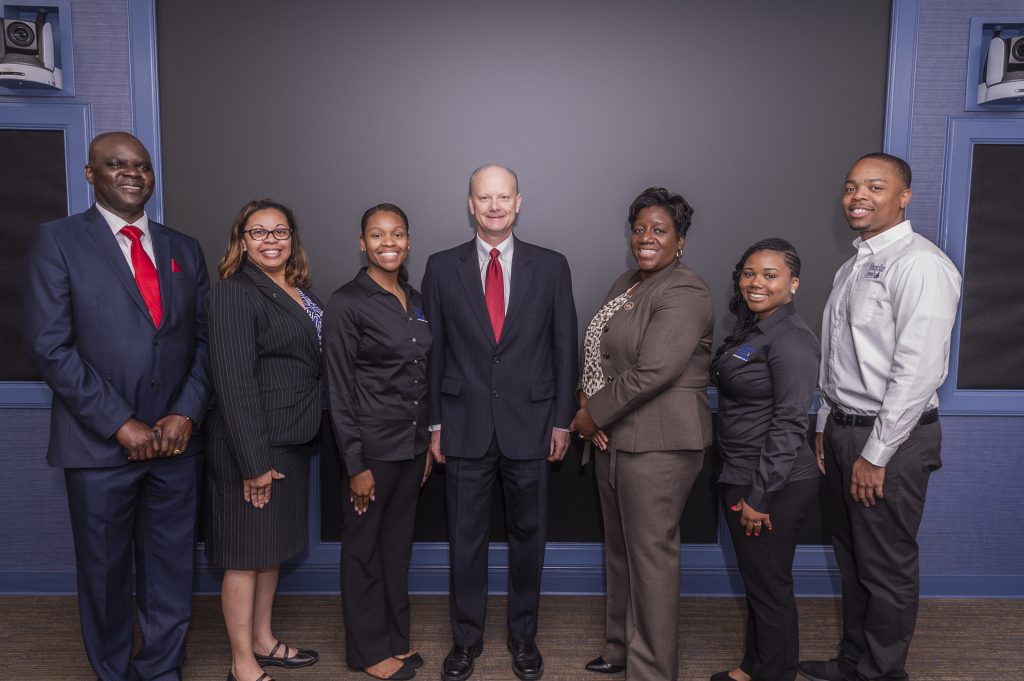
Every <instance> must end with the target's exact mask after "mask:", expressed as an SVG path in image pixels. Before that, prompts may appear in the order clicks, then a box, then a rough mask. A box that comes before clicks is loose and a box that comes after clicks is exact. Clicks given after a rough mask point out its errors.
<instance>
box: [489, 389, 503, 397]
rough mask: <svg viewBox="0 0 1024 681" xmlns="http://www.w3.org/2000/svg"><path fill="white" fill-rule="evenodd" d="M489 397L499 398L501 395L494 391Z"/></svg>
mask: <svg viewBox="0 0 1024 681" xmlns="http://www.w3.org/2000/svg"><path fill="white" fill-rule="evenodd" d="M491 395H493V396H494V397H501V393H500V392H498V391H497V390H495V391H494V392H493V393H491Z"/></svg>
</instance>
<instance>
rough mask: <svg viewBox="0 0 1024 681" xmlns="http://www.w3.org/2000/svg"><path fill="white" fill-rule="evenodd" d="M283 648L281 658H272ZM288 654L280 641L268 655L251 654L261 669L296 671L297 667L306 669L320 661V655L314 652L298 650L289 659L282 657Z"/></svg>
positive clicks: (285, 646)
mask: <svg viewBox="0 0 1024 681" xmlns="http://www.w3.org/2000/svg"><path fill="white" fill-rule="evenodd" d="M281 648H284V652H283V653H282V656H281V657H274V655H275V654H277V651H278V650H280V649H281ZM287 654H288V646H287V645H285V644H284V643H281V642H280V641H278V642H277V645H275V646H274V647H273V648H271V649H270V654H269V655H260V654H259V653H253V655H254V656H255V657H256V662H257V663H259V665H260V666H261V667H267V666H271V667H284V668H286V669H298V668H299V667H308V666H309V665H311V664H315V663H316V661H317V660H319V659H320V653H318V652H316V651H315V650H299V649H298V648H296V649H295V654H294V655H292V656H291V657H284V656H285V655H287Z"/></svg>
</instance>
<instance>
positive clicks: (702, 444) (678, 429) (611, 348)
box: [588, 263, 714, 452]
mask: <svg viewBox="0 0 1024 681" xmlns="http://www.w3.org/2000/svg"><path fill="white" fill-rule="evenodd" d="M639 279H640V273H639V271H636V270H633V271H629V272H626V273H625V274H623V275H622V276H620V277H619V278H618V279H617V280H616V281H615V283H614V284H612V287H611V290H610V291H608V295H607V297H606V298H605V303H607V302H608V301H609V300H611V299H612V298H614V297H616V296H618V295H620V294H621V293H623V292H624V291H625V290H626V289H628V288H629V287H630V286H632V285H633V284H634V283H636V282H637V281H639ZM630 303H631V305H630ZM627 308H628V309H627ZM713 329H714V310H713V307H712V304H711V295H710V293H709V292H708V287H707V285H706V284H705V283H704V281H703V280H702V279H701V278H700V277H699V276H697V274H696V273H694V272H693V271H692V270H690V269H689V268H688V267H686V266H685V265H682V264H680V263H676V264H675V265H669V266H668V267H666V268H665V269H663V270H661V271H659V272H656V273H655V274H653V275H651V276H650V277H648V278H647V280H646V281H645V282H644V283H643V284H642V285H641V286H640V287H639V288H638V289H637V290H636V291H635V293H634V295H633V297H632V298H631V299H630V301H629V302H628V303H627V304H626V305H624V306H623V307H622V308H620V309H619V310H618V312H616V313H615V315H614V316H613V317H612V318H611V319H610V320H609V321H608V324H607V325H606V326H605V328H604V333H602V334H601V369H602V371H604V374H605V386H604V387H603V388H601V390H599V391H598V392H597V393H595V394H594V395H593V396H592V397H591V398H590V400H589V402H588V408H589V410H590V415H591V417H592V418H593V419H594V422H595V423H597V425H598V426H599V427H601V428H602V429H603V430H604V431H605V433H607V435H608V437H609V448H610V449H612V450H624V451H627V452H649V451H669V450H674V449H691V450H702V449H704V448H706V447H708V446H709V445H710V444H711V405H710V403H709V402H708V396H707V385H708V379H709V372H710V368H711V337H712V333H713Z"/></svg>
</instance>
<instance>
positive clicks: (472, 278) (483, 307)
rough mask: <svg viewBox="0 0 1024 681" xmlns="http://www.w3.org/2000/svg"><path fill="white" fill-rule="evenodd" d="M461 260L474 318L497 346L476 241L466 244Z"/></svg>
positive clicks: (460, 264)
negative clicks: (485, 298)
mask: <svg viewBox="0 0 1024 681" xmlns="http://www.w3.org/2000/svg"><path fill="white" fill-rule="evenodd" d="M460 260H461V262H460V263H459V279H461V280H462V286H463V287H464V288H465V289H466V297H467V298H468V299H469V309H470V310H472V311H473V316H474V317H476V320H477V323H478V324H480V330H481V331H482V332H483V334H484V336H485V337H486V338H487V340H489V341H490V342H491V345H494V346H497V345H498V343H497V341H496V340H495V339H494V329H493V328H491V317H490V315H488V314H487V301H486V300H484V288H483V284H481V283H480V261H479V260H478V259H477V255H476V239H473V240H472V241H470V242H469V243H468V244H466V248H465V250H464V251H463V253H462V255H461V256H460Z"/></svg>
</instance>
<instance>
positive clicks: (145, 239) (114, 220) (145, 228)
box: [96, 203, 156, 275]
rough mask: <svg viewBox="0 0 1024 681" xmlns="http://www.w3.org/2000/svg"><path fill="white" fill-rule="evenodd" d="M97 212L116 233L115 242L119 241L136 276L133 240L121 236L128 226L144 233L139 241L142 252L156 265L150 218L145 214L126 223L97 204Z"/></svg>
mask: <svg viewBox="0 0 1024 681" xmlns="http://www.w3.org/2000/svg"><path fill="white" fill-rule="evenodd" d="M96 210H98V211H99V212H100V215H102V216H103V219H104V220H106V221H107V226H108V227H110V231H112V232H113V233H114V240H116V241H117V245H118V246H120V247H121V252H122V253H124V259H125V260H126V261H127V262H128V269H130V270H131V271H132V274H133V275H134V274H135V265H133V264H132V240H131V239H129V238H128V237H126V236H125V235H124V234H121V230H122V229H124V228H125V227H126V226H127V225H135V226H136V227H138V228H139V229H140V230H141V231H142V236H141V237H139V241H140V242H142V250H144V251H145V252H146V255H148V256H149V259H150V260H151V261H153V265H154V266H155V265H156V255H155V254H154V253H153V237H151V236H150V235H149V216H148V215H146V214H145V213H143V214H142V217H141V218H139V219H138V220H136V221H135V222H125V221H124V220H123V219H122V218H119V217H118V216H116V215H114V214H113V213H111V212H110V211H109V210H107V209H106V208H104V207H103V206H101V205H100V204H98V203H97V204H96Z"/></svg>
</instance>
